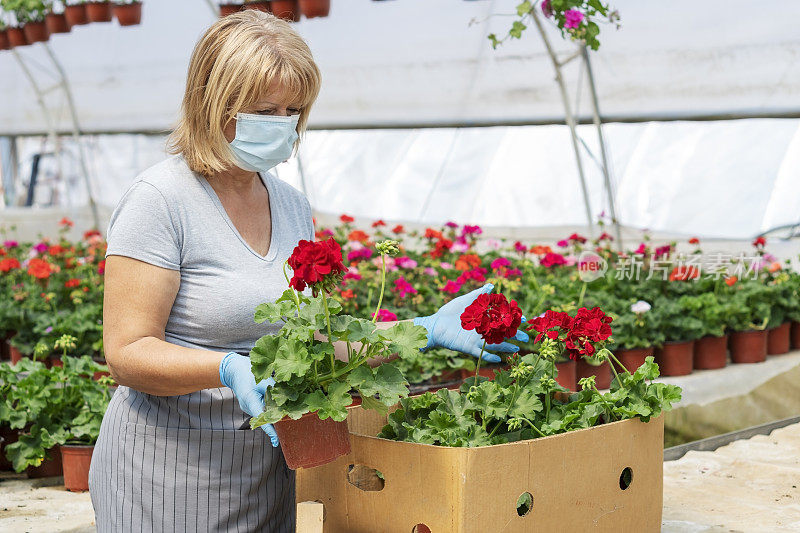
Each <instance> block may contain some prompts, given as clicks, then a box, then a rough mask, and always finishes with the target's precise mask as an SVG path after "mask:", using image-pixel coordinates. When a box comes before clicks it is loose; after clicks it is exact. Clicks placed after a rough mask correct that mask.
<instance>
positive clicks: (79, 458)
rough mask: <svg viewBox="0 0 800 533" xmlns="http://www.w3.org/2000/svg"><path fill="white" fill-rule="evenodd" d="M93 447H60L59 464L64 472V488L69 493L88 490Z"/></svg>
mask: <svg viewBox="0 0 800 533" xmlns="http://www.w3.org/2000/svg"><path fill="white" fill-rule="evenodd" d="M93 451H94V446H73V445H64V446H61V464H62V466H63V470H64V487H66V489H67V490H69V491H71V492H85V491H87V490H89V465H90V464H91V463H92V452H93Z"/></svg>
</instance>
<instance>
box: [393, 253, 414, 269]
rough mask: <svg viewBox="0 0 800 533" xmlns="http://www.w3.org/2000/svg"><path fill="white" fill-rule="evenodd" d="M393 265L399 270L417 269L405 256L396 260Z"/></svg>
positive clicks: (411, 260) (412, 261)
mask: <svg viewBox="0 0 800 533" xmlns="http://www.w3.org/2000/svg"><path fill="white" fill-rule="evenodd" d="M394 264H395V265H397V266H398V267H400V268H417V262H416V261H414V260H413V259H411V258H410V257H406V256H402V257H398V258H396V259H395V260H394Z"/></svg>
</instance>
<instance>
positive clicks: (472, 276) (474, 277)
mask: <svg viewBox="0 0 800 533" xmlns="http://www.w3.org/2000/svg"><path fill="white" fill-rule="evenodd" d="M486 272H487V271H486V269H485V268H483V267H478V268H473V269H472V270H467V271H464V272H462V273H461V275H460V276H458V279H456V283H458V284H459V285H463V284H465V283H467V282H469V281H477V282H478V283H483V282H485V281H486Z"/></svg>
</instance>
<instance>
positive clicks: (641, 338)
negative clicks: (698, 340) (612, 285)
mask: <svg viewBox="0 0 800 533" xmlns="http://www.w3.org/2000/svg"><path fill="white" fill-rule="evenodd" d="M628 302H630V300H626V301H625V302H624V305H626V304H627V303H628ZM651 309H652V306H651V305H650V304H649V303H648V302H646V301H644V300H636V301H635V302H631V303H630V305H628V306H627V309H626V308H623V311H622V312H621V313H619V314H618V315H616V316H614V336H613V337H612V339H611V340H612V341H613V342H612V351H613V352H614V355H615V356H616V357H617V359H619V361H620V363H622V365H623V367H624V368H625V369H626V370H628V371H629V372H633V371H635V370H636V369H637V368H639V367H640V366H642V365H643V364H644V360H645V358H646V357H648V356H652V355H653V354H654V352H655V346H657V345H658V346H660V345H662V344H663V343H664V340H665V339H664V334H663V333H661V331H660V330H659V329H658V328H656V327H654V325H653V319H652V315H651V314H650V313H649V311H650V310H651Z"/></svg>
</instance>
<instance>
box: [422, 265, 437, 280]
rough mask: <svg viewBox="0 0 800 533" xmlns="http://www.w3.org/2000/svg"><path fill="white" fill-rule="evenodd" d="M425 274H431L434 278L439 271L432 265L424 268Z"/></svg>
mask: <svg viewBox="0 0 800 533" xmlns="http://www.w3.org/2000/svg"><path fill="white" fill-rule="evenodd" d="M425 274H427V275H428V276H433V277H434V278H435V277H436V276H438V275H439V273H438V272H436V269H435V268H433V267H428V268H426V269H425Z"/></svg>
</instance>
